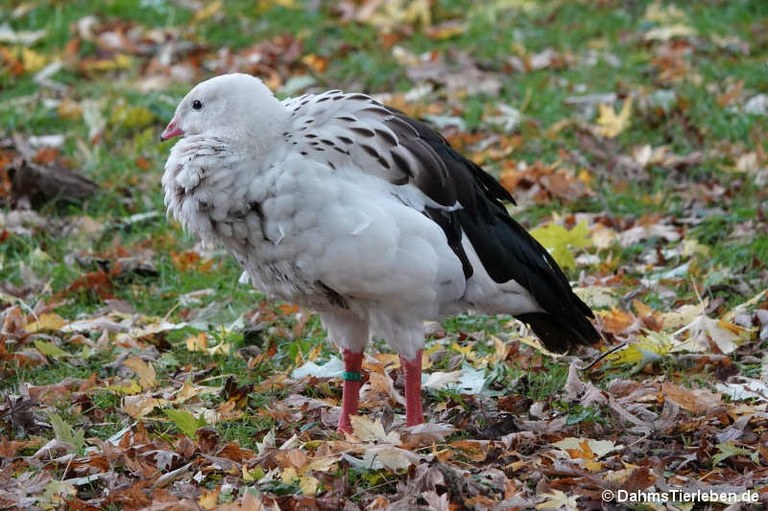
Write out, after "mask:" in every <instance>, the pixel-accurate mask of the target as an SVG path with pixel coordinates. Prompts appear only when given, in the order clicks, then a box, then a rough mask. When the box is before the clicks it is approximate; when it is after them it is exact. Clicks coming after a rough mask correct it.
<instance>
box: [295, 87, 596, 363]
mask: <svg viewBox="0 0 768 511" xmlns="http://www.w3.org/2000/svg"><path fill="white" fill-rule="evenodd" d="M283 104H284V106H285V107H286V108H287V109H288V110H289V112H290V113H291V117H292V121H291V123H290V128H291V129H289V130H287V131H286V132H285V133H284V134H283V136H284V137H285V139H286V142H287V144H288V146H289V149H290V150H294V151H298V152H299V153H301V154H302V155H303V156H305V157H307V158H310V159H313V160H316V161H320V162H323V163H325V164H327V165H328V166H329V167H330V168H331V169H334V170H341V169H344V168H349V167H352V168H355V169H358V170H361V171H363V172H366V173H370V174H374V175H376V176H378V177H380V178H381V179H384V180H386V181H388V182H390V183H391V184H392V185H394V190H395V191H394V193H395V194H396V195H397V197H398V198H400V200H402V201H403V202H404V203H405V204H407V205H409V206H411V207H413V208H414V209H417V210H418V211H420V212H422V213H423V214H424V215H426V216H427V217H429V218H430V219H432V220H433V221H434V222H435V223H437V224H438V225H439V226H440V227H441V228H442V229H443V231H444V232H445V234H446V237H447V239H448V243H449V245H450V247H451V249H452V250H453V252H454V253H455V254H456V255H457V257H458V258H459V259H460V260H461V262H462V267H463V270H464V275H465V277H466V278H470V277H471V276H472V274H473V271H474V269H473V268H472V265H471V263H470V261H469V259H468V257H467V254H466V253H465V249H464V247H463V244H462V240H463V239H464V237H465V236H466V238H467V239H468V240H469V242H470V243H471V244H472V247H473V249H474V250H475V252H476V253H477V255H478V257H479V259H480V261H481V262H482V264H483V267H484V268H485V270H486V271H487V272H488V274H489V275H490V276H491V278H492V279H493V280H494V281H496V282H498V283H504V282H507V281H510V280H515V281H516V282H518V283H519V284H521V285H522V286H523V287H525V288H526V289H527V290H528V291H529V292H530V293H531V295H532V296H533V297H534V299H535V300H536V301H537V302H538V304H539V305H540V306H541V308H542V309H543V310H544V311H545V312H542V313H530V314H525V315H520V316H518V319H521V320H522V321H524V322H526V323H528V324H530V325H531V327H532V328H533V329H534V331H535V332H536V334H537V335H539V337H541V338H542V340H543V341H544V343H545V344H546V345H547V346H548V347H549V348H550V349H553V350H555V351H564V350H566V349H568V348H569V346H570V345H571V344H574V343H591V342H595V341H596V340H598V339H599V334H598V333H597V332H596V330H595V329H594V327H593V326H592V324H591V323H590V322H589V321H588V320H587V319H586V318H587V317H594V316H593V314H592V311H591V310H590V309H589V307H588V306H587V305H586V304H584V303H583V302H582V301H581V300H580V299H579V298H578V297H577V296H576V295H575V294H574V293H573V291H572V290H571V287H570V285H569V283H568V280H567V278H566V277H565V275H564V274H563V272H562V270H560V268H559V267H558V265H557V264H556V263H555V261H554V260H553V259H552V257H551V256H550V254H549V253H548V252H547V251H546V249H544V248H543V247H542V246H541V245H540V244H539V243H538V242H537V241H536V240H535V239H534V238H533V237H532V236H531V235H530V234H528V232H526V231H525V229H523V227H522V226H520V225H519V224H518V223H517V222H515V220H514V219H512V218H511V217H510V215H509V213H508V211H507V209H506V207H505V206H504V204H503V202H504V201H508V202H512V203H514V200H513V198H512V197H511V195H510V194H509V192H508V191H507V190H506V189H504V188H503V187H502V186H501V185H500V184H499V183H498V182H497V181H496V180H495V179H494V178H493V177H492V176H490V175H489V174H488V173H486V172H485V171H483V170H482V169H481V168H480V167H479V166H477V165H476V164H474V163H473V162H471V161H469V160H467V159H466V158H464V157H463V156H462V155H460V154H459V153H458V152H456V151H455V150H454V149H453V148H452V147H451V146H450V144H449V143H448V142H447V141H446V140H445V139H444V138H443V137H442V136H441V135H439V134H438V133H437V132H436V131H434V130H432V129H431V128H429V127H428V126H427V125H426V124H424V123H421V122H419V121H417V120H414V119H412V118H410V117H408V116H407V115H405V114H404V113H402V112H400V111H399V110H396V109H394V108H391V107H387V106H385V105H383V104H381V103H379V102H378V101H376V100H375V99H373V98H371V97H370V96H367V95H365V94H345V93H343V92H341V91H339V90H332V91H328V92H324V93H322V94H307V95H304V96H301V97H297V98H291V99H287V100H285V101H284V102H283Z"/></svg>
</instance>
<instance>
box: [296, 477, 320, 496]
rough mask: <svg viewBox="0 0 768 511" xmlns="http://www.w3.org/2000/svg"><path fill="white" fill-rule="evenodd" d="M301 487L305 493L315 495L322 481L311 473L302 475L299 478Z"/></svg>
mask: <svg viewBox="0 0 768 511" xmlns="http://www.w3.org/2000/svg"><path fill="white" fill-rule="evenodd" d="M299 489H300V490H301V493H303V494H304V495H315V494H316V493H317V491H318V490H319V489H320V481H318V480H317V478H315V477H312V476H309V475H304V476H301V478H299Z"/></svg>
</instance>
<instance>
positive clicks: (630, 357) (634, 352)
mask: <svg viewBox="0 0 768 511" xmlns="http://www.w3.org/2000/svg"><path fill="white" fill-rule="evenodd" d="M672 346H673V341H672V337H671V336H669V335H668V334H664V333H661V332H648V333H646V334H645V335H643V336H640V337H638V339H637V341H635V342H633V343H631V344H629V345H628V346H627V347H626V348H624V349H623V350H621V351H617V352H616V353H614V354H613V355H610V360H612V361H614V362H616V363H617V364H628V365H635V366H637V368H638V369H641V368H643V367H644V366H645V365H647V364H649V363H652V362H656V361H658V360H659V359H661V358H662V357H663V356H665V355H667V354H668V353H669V352H670V351H671V350H672Z"/></svg>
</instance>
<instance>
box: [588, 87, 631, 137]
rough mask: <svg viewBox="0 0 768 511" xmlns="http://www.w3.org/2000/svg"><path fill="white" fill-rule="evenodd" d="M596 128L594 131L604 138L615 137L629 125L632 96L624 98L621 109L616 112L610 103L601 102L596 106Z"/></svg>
mask: <svg viewBox="0 0 768 511" xmlns="http://www.w3.org/2000/svg"><path fill="white" fill-rule="evenodd" d="M597 110H598V115H597V128H595V132H597V133H598V134H599V135H602V136H604V137H606V138H616V137H617V136H619V134H621V133H622V132H623V131H624V130H626V129H627V128H628V127H629V122H630V116H631V115H632V96H630V97H628V98H627V99H626V100H624V105H623V106H622V107H621V111H620V112H619V113H618V114H617V113H616V112H615V111H614V109H613V107H612V106H611V105H608V104H606V103H601V104H600V105H598V107H597Z"/></svg>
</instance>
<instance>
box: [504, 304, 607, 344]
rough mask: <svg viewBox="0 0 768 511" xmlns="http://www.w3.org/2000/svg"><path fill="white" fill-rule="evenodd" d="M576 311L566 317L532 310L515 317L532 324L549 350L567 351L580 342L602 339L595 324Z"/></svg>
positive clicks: (587, 342)
mask: <svg viewBox="0 0 768 511" xmlns="http://www.w3.org/2000/svg"><path fill="white" fill-rule="evenodd" d="M574 312H575V314H569V315H567V316H564V317H555V316H553V315H552V314H549V313H546V312H531V313H528V314H519V315H517V316H515V318H516V319H519V320H520V321H522V322H523V323H525V324H527V325H528V326H530V327H531V329H532V330H533V332H534V333H535V334H536V336H538V338H539V339H541V341H542V342H543V343H544V346H545V347H546V348H547V349H548V350H550V351H553V352H555V353H565V352H566V351H569V350H570V349H571V348H573V347H575V346H577V345H579V344H584V345H590V344H594V343H596V342H597V341H599V340H600V339H601V337H600V333H599V332H598V331H597V330H596V329H595V327H594V325H592V323H591V322H590V321H589V320H588V319H587V318H586V317H585V316H583V315H581V314H579V313H578V312H577V311H574ZM590 312H591V311H590Z"/></svg>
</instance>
